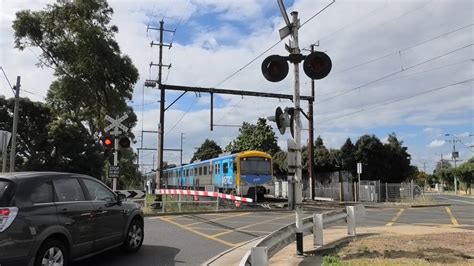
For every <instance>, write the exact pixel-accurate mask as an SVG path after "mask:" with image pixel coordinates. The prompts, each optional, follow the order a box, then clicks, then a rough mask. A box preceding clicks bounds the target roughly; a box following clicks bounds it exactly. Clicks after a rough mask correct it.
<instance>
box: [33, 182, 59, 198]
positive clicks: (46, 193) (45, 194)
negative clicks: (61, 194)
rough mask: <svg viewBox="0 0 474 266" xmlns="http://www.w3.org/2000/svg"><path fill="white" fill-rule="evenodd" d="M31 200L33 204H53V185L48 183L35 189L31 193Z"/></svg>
mask: <svg viewBox="0 0 474 266" xmlns="http://www.w3.org/2000/svg"><path fill="white" fill-rule="evenodd" d="M30 200H31V202H32V203H47V202H53V185H52V184H51V183H49V182H47V183H43V184H41V185H39V186H37V187H35V188H34V189H33V191H32V192H31V195H30Z"/></svg>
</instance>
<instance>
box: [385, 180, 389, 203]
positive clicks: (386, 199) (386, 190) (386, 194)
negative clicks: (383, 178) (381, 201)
mask: <svg viewBox="0 0 474 266" xmlns="http://www.w3.org/2000/svg"><path fill="white" fill-rule="evenodd" d="M385 201H386V202H387V201H388V183H387V182H385Z"/></svg>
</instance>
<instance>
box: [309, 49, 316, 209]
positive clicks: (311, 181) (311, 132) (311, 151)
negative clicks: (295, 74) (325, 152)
mask: <svg viewBox="0 0 474 266" xmlns="http://www.w3.org/2000/svg"><path fill="white" fill-rule="evenodd" d="M314 46H315V45H314V44H311V53H313V52H314ZM314 96H315V93H314V79H311V97H312V98H313V101H314ZM313 101H309V108H308V109H309V110H308V113H309V114H308V116H309V121H308V123H309V145H308V149H309V160H308V172H309V187H310V197H311V200H313V199H314V197H315V196H316V195H315V190H316V180H315V177H314V169H313V168H314V165H313V159H314V148H313V145H314V118H313Z"/></svg>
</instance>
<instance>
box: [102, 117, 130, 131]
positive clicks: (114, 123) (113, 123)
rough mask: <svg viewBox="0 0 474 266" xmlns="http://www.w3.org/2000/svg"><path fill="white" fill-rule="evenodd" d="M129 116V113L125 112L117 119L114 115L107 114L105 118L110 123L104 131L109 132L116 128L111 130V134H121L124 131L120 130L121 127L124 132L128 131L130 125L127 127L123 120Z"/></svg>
mask: <svg viewBox="0 0 474 266" xmlns="http://www.w3.org/2000/svg"><path fill="white" fill-rule="evenodd" d="M127 118H128V115H127V114H124V115H123V116H122V117H119V116H116V117H115V119H113V118H112V117H110V116H108V115H106V116H105V120H107V121H109V122H110V125H108V126H107V127H106V128H105V129H104V131H105V132H108V131H110V130H111V129H112V128H113V129H114V130H112V131H111V132H110V134H111V135H120V134H122V132H120V130H119V129H121V130H123V131H124V132H127V131H128V127H126V126H124V125H123V124H122V122H123V121H125V119H127Z"/></svg>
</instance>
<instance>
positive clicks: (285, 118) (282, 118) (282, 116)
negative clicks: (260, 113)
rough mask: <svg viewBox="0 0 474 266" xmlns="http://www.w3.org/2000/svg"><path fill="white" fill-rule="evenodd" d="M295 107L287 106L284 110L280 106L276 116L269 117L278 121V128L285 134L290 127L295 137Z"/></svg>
mask: <svg viewBox="0 0 474 266" xmlns="http://www.w3.org/2000/svg"><path fill="white" fill-rule="evenodd" d="M294 110H295V109H294V108H293V107H286V108H285V111H284V112H283V111H282V110H281V108H280V107H277V109H276V110H275V116H269V117H267V119H268V120H270V121H273V122H276V124H277V127H278V130H279V131H280V133H281V134H282V135H283V134H285V131H286V128H287V127H289V128H290V132H291V136H292V137H294V130H293V121H294V119H293V116H294V114H295V112H294Z"/></svg>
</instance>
